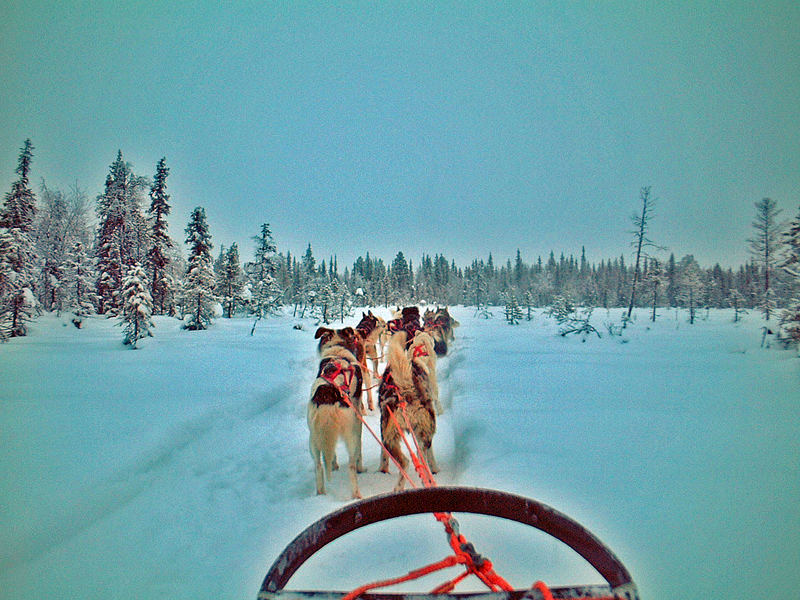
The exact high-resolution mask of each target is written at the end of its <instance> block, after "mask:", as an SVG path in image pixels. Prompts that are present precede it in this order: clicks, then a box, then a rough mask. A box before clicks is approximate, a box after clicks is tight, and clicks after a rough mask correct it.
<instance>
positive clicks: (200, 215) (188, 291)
mask: <svg viewBox="0 0 800 600" xmlns="http://www.w3.org/2000/svg"><path fill="white" fill-rule="evenodd" d="M186 243H187V244H188V245H189V261H188V267H187V270H186V275H185V276H184V279H183V303H182V304H183V312H184V320H185V323H184V327H185V328H186V329H189V330H199V329H207V328H208V327H209V325H211V322H212V321H213V318H214V308H215V305H216V302H217V298H216V296H215V295H214V290H215V288H216V278H215V277H214V266H213V263H214V259H213V258H212V257H211V250H212V248H213V244H212V243H211V234H210V233H209V230H208V223H207V222H206V211H205V209H204V208H202V207H200V206H198V207H197V208H195V209H194V210H193V211H192V215H191V217H190V219H189V224H188V225H187V226H186Z"/></svg>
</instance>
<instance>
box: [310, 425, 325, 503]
mask: <svg viewBox="0 0 800 600" xmlns="http://www.w3.org/2000/svg"><path fill="white" fill-rule="evenodd" d="M308 446H309V450H310V451H311V460H313V461H314V470H315V471H316V477H317V494H318V495H321V494H324V493H325V477H324V475H323V474H322V451H321V450H320V449H319V448H318V447H317V445H316V444H315V443H314V437H313V434H312V436H311V438H310V439H309V442H308Z"/></svg>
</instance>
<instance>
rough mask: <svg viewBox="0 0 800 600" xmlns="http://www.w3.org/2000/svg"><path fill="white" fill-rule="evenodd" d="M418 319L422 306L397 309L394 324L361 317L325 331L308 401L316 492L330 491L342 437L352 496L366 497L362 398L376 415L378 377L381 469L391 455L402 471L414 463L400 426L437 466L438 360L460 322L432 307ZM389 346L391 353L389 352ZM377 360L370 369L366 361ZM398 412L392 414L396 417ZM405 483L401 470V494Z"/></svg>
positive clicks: (320, 335)
mask: <svg viewBox="0 0 800 600" xmlns="http://www.w3.org/2000/svg"><path fill="white" fill-rule="evenodd" d="M423 318H424V323H423V322H422V321H421V319H420V311H419V308H417V307H416V306H411V307H406V308H403V309H402V310H400V309H398V310H397V311H395V313H394V314H393V319H392V320H390V321H389V322H386V321H385V320H383V319H381V318H380V317H378V316H376V315H373V314H372V311H369V312H367V313H362V318H361V321H360V322H359V323H358V325H356V327H355V328H353V327H344V328H343V329H330V328H327V327H320V328H319V329H317V331H316V333H315V335H314V339H318V340H319V346H318V351H319V358H320V362H319V369H318V371H317V377H316V379H315V380H314V383H313V385H312V386H311V399H310V400H309V402H308V414H307V416H308V428H309V434H310V435H309V449H310V451H311V458H312V460H313V462H314V468H315V471H316V482H317V494H324V493H325V480H326V479H327V480H330V476H331V471H333V470H335V469H338V468H339V465H338V463H337V461H336V445H337V442H338V440H339V439H342V440H344V443H345V446H346V448H347V453H348V459H349V462H348V469H349V476H350V486H351V489H352V493H353V498H361V492H360V491H359V489H358V477H357V474H358V473H363V472H364V471H365V469H364V465H363V461H362V457H361V427H362V418H363V413H364V404H363V402H362V395H365V396H366V399H367V403H366V404H367V407H368V408H369V410H370V411H372V410H375V405H374V403H373V401H372V388H373V387H374V386H373V384H372V380H373V378H374V379H376V380H378V381H379V382H380V383H379V385H378V408H379V409H380V425H381V441H382V443H383V446H384V448H385V450H382V451H381V460H380V471H382V472H383V473H388V472H389V460H390V457H389V456H388V455H387V452H388V453H389V454H391V458H393V459H394V460H395V461H396V462H397V463H398V464H399V465H400V466H401V467H402V468H403V470H405V469H406V467H407V466H408V459H407V458H406V457H405V456H404V454H403V452H402V450H401V447H400V442H401V438H402V435H401V431H400V430H398V425H399V426H400V428H401V429H403V430H406V431H409V432H411V433H413V435H414V437H415V438H416V440H417V443H418V444H419V447H420V449H421V451H422V454H423V456H424V458H425V461H426V462H427V463H428V466H429V467H430V469H431V471H432V472H433V473H436V472H437V471H438V467H437V464H436V459H435V457H434V455H433V436H434V434H435V433H436V415H437V413H439V414H440V413H441V412H442V407H441V404H440V403H439V387H438V384H437V381H436V357H437V356H444V355H445V354H447V348H448V342H452V340H453V328H454V327H456V326H457V325H458V322H457V321H455V320H454V319H453V318H452V317H451V316H450V313H449V312H448V310H447V308H440V309H437V310H435V311H434V310H431V309H427V310H426V311H425V313H424V315H423ZM384 349H385V354H384V352H383V351H384ZM382 356H385V358H386V361H385V362H386V367H385V369H384V371H383V374H382V375H381V374H380V373H379V372H378V366H379V362H380V360H381V358H382ZM368 360H369V361H370V362H371V363H372V369H371V370H370V369H369V368H368V366H367V361H368ZM393 415H394V416H393ZM403 485H404V476H403V473H402V472H401V473H400V476H399V479H398V481H397V484H396V485H395V490H401V489H402V488H403Z"/></svg>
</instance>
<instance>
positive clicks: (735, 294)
mask: <svg viewBox="0 0 800 600" xmlns="http://www.w3.org/2000/svg"><path fill="white" fill-rule="evenodd" d="M728 302H729V303H730V306H731V308H732V309H733V322H734V323H738V322H739V321H740V320H741V318H742V315H746V314H747V310H746V309H745V298H744V296H742V294H741V293H740V292H739V290H733V291H732V292H731V295H730V299H729V300H728Z"/></svg>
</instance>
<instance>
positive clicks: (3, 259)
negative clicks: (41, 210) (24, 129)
mask: <svg viewBox="0 0 800 600" xmlns="http://www.w3.org/2000/svg"><path fill="white" fill-rule="evenodd" d="M32 159H33V144H32V143H31V141H30V140H29V139H28V140H25V143H24V144H23V147H22V149H21V150H20V156H19V163H18V166H17V169H16V173H17V174H18V175H19V179H17V180H16V181H15V182H14V183H13V184H12V186H11V191H10V192H8V193H7V194H6V196H5V199H4V201H3V206H2V207H1V208H0V339H6V338H8V337H18V336H24V335H25V334H26V333H27V328H26V326H25V324H26V323H27V322H28V321H29V320H30V319H31V318H32V317H33V313H34V310H35V308H36V306H37V301H36V297H35V295H34V292H35V288H36V284H35V278H36V277H35V271H34V268H35V264H36V261H37V256H36V250H35V247H34V243H33V239H32V228H33V223H34V219H35V218H36V197H35V195H34V193H33V190H31V188H30V181H29V176H30V168H31V161H32Z"/></svg>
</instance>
